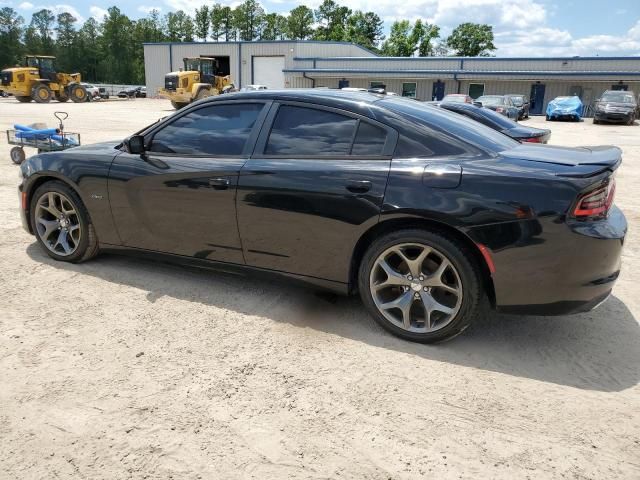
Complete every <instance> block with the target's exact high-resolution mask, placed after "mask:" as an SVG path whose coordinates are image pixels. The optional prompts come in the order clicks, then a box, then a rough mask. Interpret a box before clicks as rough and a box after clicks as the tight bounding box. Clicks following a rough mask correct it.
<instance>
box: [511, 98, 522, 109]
mask: <svg viewBox="0 0 640 480" xmlns="http://www.w3.org/2000/svg"><path fill="white" fill-rule="evenodd" d="M510 98H511V101H512V102H513V104H514V105H515V106H516V107H521V106H522V104H523V103H524V99H523V98H522V97H510Z"/></svg>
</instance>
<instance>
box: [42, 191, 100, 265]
mask: <svg viewBox="0 0 640 480" xmlns="http://www.w3.org/2000/svg"><path fill="white" fill-rule="evenodd" d="M30 218H31V228H32V230H33V232H34V234H35V236H36V238H37V239H38V243H39V244H40V246H41V247H42V248H43V250H44V251H45V252H46V253H47V254H48V255H49V256H50V257H52V258H54V259H55V260H62V261H65V262H72V263H79V262H83V261H85V260H89V259H90V258H92V257H94V256H95V255H96V254H97V253H98V240H97V238H96V234H95V231H94V229H93V225H92V224H91V220H90V218H89V214H88V213H87V210H86V208H85V206H84V204H83V203H82V200H81V199H80V197H79V196H78V194H77V193H76V192H75V191H74V190H73V189H71V188H70V187H69V186H68V185H66V184H64V183H62V182H59V181H51V182H47V183H45V184H43V185H41V186H40V187H38V189H37V190H36V191H35V193H34V195H33V197H32V202H31V208H30Z"/></svg>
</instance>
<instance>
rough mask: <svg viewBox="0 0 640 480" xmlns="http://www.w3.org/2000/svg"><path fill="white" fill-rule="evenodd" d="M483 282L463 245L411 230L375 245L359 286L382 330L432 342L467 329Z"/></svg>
mask: <svg viewBox="0 0 640 480" xmlns="http://www.w3.org/2000/svg"><path fill="white" fill-rule="evenodd" d="M481 279H482V275H481V273H480V270H479V267H478V265H477V262H476V261H475V260H474V259H473V257H472V256H471V255H470V253H469V252H468V251H467V249H466V248H465V247H464V246H462V245H460V244H459V243H458V242H457V241H455V240H451V239H449V238H447V237H445V236H443V235H442V234H440V233H436V232H431V231H427V230H415V229H411V230H401V231H398V232H393V233H389V234H387V235H384V236H383V237H381V238H379V239H377V240H376V241H375V242H373V244H372V245H371V246H370V248H369V249H368V250H367V252H366V253H365V255H364V258H363V260H362V262H361V265H360V270H359V275H358V287H359V290H360V295H361V297H362V300H363V302H364V304H365V306H366V307H367V310H368V311H369V313H371V315H372V316H373V317H374V319H375V320H376V321H377V322H378V323H379V324H380V325H381V326H382V327H384V328H385V329H387V330H389V331H391V332H392V333H394V334H396V335H398V336H399V337H402V338H405V339H407V340H411V341H415V342H422V343H432V342H439V341H442V340H446V339H448V338H451V337H454V336H456V335H458V334H460V333H461V332H462V331H464V330H465V329H466V328H467V327H468V326H469V324H470V322H471V320H472V319H473V317H474V314H475V313H476V311H477V309H478V306H479V304H480V298H481V293H482V288H481V282H482V280H481Z"/></svg>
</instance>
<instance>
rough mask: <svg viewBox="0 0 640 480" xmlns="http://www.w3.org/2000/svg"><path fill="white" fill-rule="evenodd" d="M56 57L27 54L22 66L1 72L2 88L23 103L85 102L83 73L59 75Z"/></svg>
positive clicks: (0, 85) (0, 84) (85, 93)
mask: <svg viewBox="0 0 640 480" xmlns="http://www.w3.org/2000/svg"><path fill="white" fill-rule="evenodd" d="M55 58H56V57H51V56H47V55H27V56H26V57H25V60H24V65H23V66H21V67H13V68H7V69H4V70H2V72H0V88H2V90H5V91H6V92H8V93H11V94H13V95H14V96H15V97H16V99H17V100H18V101H19V102H24V103H27V102H30V101H31V100H34V101H35V102H38V103H48V102H50V101H51V99H52V98H55V99H56V100H58V101H59V102H66V101H67V100H69V99H71V100H72V101H74V102H76V103H77V102H85V101H86V100H87V91H86V89H85V88H84V87H83V86H82V85H81V84H80V80H81V79H80V74H79V73H59V72H57V71H56V68H55Z"/></svg>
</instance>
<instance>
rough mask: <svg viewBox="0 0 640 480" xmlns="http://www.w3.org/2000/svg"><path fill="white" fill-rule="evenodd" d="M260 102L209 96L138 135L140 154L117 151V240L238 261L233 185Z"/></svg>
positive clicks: (113, 178) (112, 183) (113, 188)
mask: <svg viewBox="0 0 640 480" xmlns="http://www.w3.org/2000/svg"><path fill="white" fill-rule="evenodd" d="M264 108H265V104H264V103H262V102H253V103H222V104H220V103H217V102H216V104H214V105H205V106H202V107H199V108H195V109H191V110H190V111H187V112H186V113H185V114H184V115H182V116H179V117H178V118H177V119H176V120H173V121H171V122H170V123H168V124H165V125H162V126H160V127H159V128H158V129H156V130H152V131H151V132H150V133H149V134H148V135H145V144H146V145H147V149H148V151H147V152H146V153H145V155H143V156H140V155H132V154H128V153H122V154H120V155H118V156H117V157H116V159H115V160H114V162H113V164H112V167H111V170H110V173H109V199H110V203H111V209H112V212H113V217H114V220H115V223H116V227H117V229H118V233H119V235H120V239H121V241H122V243H123V244H124V245H125V246H128V247H134V248H141V249H146V250H154V251H159V252H165V253H172V254H177V255H186V256H193V257H198V258H203V259H209V260H216V261H225V262H233V263H244V259H243V255H242V248H241V244H240V237H239V235H238V226H237V221H236V206H235V200H236V198H235V196H236V187H237V183H238V174H239V171H240V168H241V167H242V165H243V164H244V163H245V161H246V158H247V157H248V153H249V151H248V150H250V148H251V147H252V146H253V142H254V141H255V135H257V131H258V129H259V124H260V123H261V119H262V118H264V114H262V111H263V109H264ZM265 113H266V112H265ZM252 135H253V137H252Z"/></svg>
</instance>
